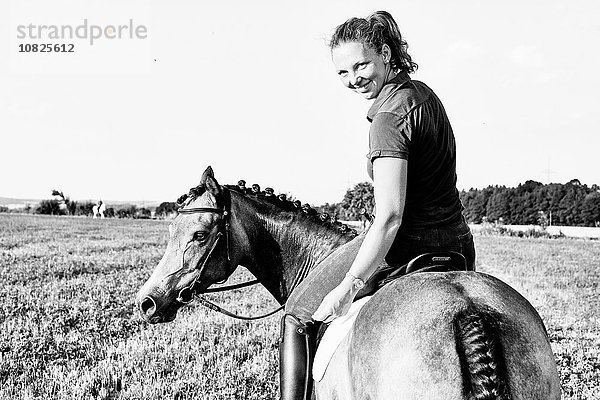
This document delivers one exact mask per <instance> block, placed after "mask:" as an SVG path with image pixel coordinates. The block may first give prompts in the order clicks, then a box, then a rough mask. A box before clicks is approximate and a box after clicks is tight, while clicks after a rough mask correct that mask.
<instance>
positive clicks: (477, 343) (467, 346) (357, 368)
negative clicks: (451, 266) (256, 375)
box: [317, 272, 560, 400]
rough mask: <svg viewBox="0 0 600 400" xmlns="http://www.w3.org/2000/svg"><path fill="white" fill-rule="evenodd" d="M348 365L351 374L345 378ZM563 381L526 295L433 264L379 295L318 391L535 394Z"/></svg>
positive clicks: (546, 395)
mask: <svg viewBox="0 0 600 400" xmlns="http://www.w3.org/2000/svg"><path fill="white" fill-rule="evenodd" d="M344 353H345V354H344ZM491 360H493V363H495V365H491V363H492V361H491ZM336 371H338V372H336ZM344 371H347V373H349V376H352V377H353V379H352V380H351V381H350V382H348V381H346V382H345V383H344V382H342V379H343V375H344ZM494 374H495V375H494ZM556 382H558V379H557V375H556V367H555V364H554V359H553V355H552V352H551V349H550V346H549V342H548V339H547V337H546V333H545V329H544V326H543V324H542V322H541V319H540V318H539V316H538V314H537V313H536V312H535V310H534V309H533V307H532V306H531V305H530V304H529V303H528V302H527V301H526V300H525V299H524V298H523V297H522V296H520V295H519V294H518V293H517V292H516V291H514V290H513V289H512V288H510V287H509V286H508V285H506V284H504V283H502V282H501V281H499V280H497V279H495V278H492V277H490V276H488V275H485V274H480V273H475V272H458V273H428V274H416V275H412V276H406V277H403V278H402V279H399V280H397V281H395V282H393V283H391V284H390V285H388V286H386V287H384V288H383V289H382V290H380V291H379V292H378V293H377V294H376V295H375V296H373V298H372V299H371V301H369V302H368V303H367V304H366V305H365V306H364V307H363V308H362V310H361V312H360V313H359V316H358V318H357V320H356V323H355V325H354V328H353V329H352V331H351V332H350V334H349V335H348V337H347V338H346V340H345V341H344V342H343V343H342V345H340V347H339V348H338V350H337V352H336V354H335V355H334V358H333V359H332V361H331V363H330V367H329V368H328V370H327V373H326V375H325V378H324V379H323V381H322V382H320V383H318V384H317V393H318V394H319V395H320V397H321V395H324V396H322V397H323V398H329V396H336V395H338V394H342V393H344V392H345V393H344V395H345V396H341V397H339V398H346V399H363V398H369V399H373V400H375V399H391V398H403V399H444V400H449V399H465V398H471V397H468V396H469V394H472V393H484V392H485V391H489V392H490V393H495V392H499V393H502V392H503V391H504V390H505V389H509V390H510V391H511V396H512V397H511V398H512V399H513V400H516V399H528V400H533V399H552V398H553V397H552V396H553V395H554V394H555V393H560V390H559V389H558V388H557V387H555V386H556ZM344 384H346V385H349V387H348V388H347V389H346V388H343V387H342V385H344ZM334 398H335V397H334ZM477 398H479V397H477ZM481 398H482V399H485V398H498V399H501V398H502V397H481Z"/></svg>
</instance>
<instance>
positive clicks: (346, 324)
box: [312, 296, 372, 382]
mask: <svg viewBox="0 0 600 400" xmlns="http://www.w3.org/2000/svg"><path fill="white" fill-rule="evenodd" d="M371 297H372V296H366V297H363V298H362V299H360V300H357V301H355V302H354V303H352V305H351V306H350V310H349V311H348V314H346V315H344V316H343V317H339V318H336V319H334V320H333V322H332V323H331V324H330V325H329V327H328V328H327V330H326V331H325V334H324V335H323V337H322V338H321V343H319V347H318V348H317V352H316V354H315V359H314V361H313V370H312V374H313V379H314V380H315V381H316V382H320V381H321V379H323V376H324V375H325V371H327V366H328V365H329V362H330V361H331V358H332V357H333V354H334V353H335V351H336V350H337V348H338V346H339V345H340V343H341V342H342V340H343V339H344V338H345V337H346V335H347V334H348V333H349V332H350V329H352V326H353V325H354V321H355V320H356V317H357V316H358V313H359V312H360V310H361V309H362V308H363V306H364V305H365V304H366V303H367V301H369V299H370V298H371Z"/></svg>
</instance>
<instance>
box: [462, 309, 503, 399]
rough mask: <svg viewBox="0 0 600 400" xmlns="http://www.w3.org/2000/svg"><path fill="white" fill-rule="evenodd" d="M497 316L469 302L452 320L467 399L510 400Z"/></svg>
mask: <svg viewBox="0 0 600 400" xmlns="http://www.w3.org/2000/svg"><path fill="white" fill-rule="evenodd" d="M496 321H497V319H496V318H495V317H494V316H493V314H492V313H490V312H485V311H479V310H477V309H476V308H475V307H474V306H472V305H471V306H470V307H468V308H467V310H465V312H463V313H461V314H459V315H458V316H457V318H456V320H455V329H456V339H457V340H456V347H457V352H458V355H459V359H460V362H461V370H462V376H463V388H464V389H463V390H464V393H465V398H466V399H468V400H510V399H511V396H510V393H509V390H508V386H507V382H506V366H505V363H504V357H503V352H502V348H501V345H500V342H499V340H498V334H497V332H498V329H497V326H496V325H497V324H496Z"/></svg>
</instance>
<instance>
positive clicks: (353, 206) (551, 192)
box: [319, 179, 600, 226]
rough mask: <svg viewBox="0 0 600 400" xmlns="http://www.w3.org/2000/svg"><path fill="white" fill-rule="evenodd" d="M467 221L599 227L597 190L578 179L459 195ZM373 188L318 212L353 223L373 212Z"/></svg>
mask: <svg viewBox="0 0 600 400" xmlns="http://www.w3.org/2000/svg"><path fill="white" fill-rule="evenodd" d="M460 200H461V202H462V204H463V206H464V207H465V209H464V211H463V213H464V215H465V218H466V220H467V222H469V223H482V222H486V221H488V222H501V223H504V224H510V225H531V224H533V225H542V226H546V225H549V224H552V225H565V226H600V187H599V186H598V185H592V186H591V187H588V186H587V185H582V184H581V182H580V181H579V180H577V179H573V180H571V181H570V182H568V183H566V184H561V183H551V184H547V185H544V184H542V183H540V182H535V181H531V180H530V181H527V182H525V183H524V184H520V185H518V186H517V187H516V188H509V187H506V186H488V187H487V188H485V189H470V190H466V191H465V190H463V191H461V192H460ZM374 203H375V202H374V198H373V186H372V185H371V184H370V183H368V182H363V183H359V184H357V185H355V186H354V187H353V188H351V189H348V191H347V192H346V194H345V196H344V199H343V200H342V201H341V202H340V203H335V204H329V203H327V204H325V205H323V206H321V207H319V211H320V212H327V213H328V214H330V215H337V216H338V218H339V219H342V220H349V221H356V220H360V219H361V218H363V217H362V215H363V214H362V211H363V210H364V211H366V213H369V214H370V213H372V212H373V207H374Z"/></svg>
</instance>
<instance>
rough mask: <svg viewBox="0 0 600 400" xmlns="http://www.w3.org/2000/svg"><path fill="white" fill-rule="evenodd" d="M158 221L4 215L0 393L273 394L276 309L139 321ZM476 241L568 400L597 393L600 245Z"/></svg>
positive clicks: (234, 300)
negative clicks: (250, 318)
mask: <svg viewBox="0 0 600 400" xmlns="http://www.w3.org/2000/svg"><path fill="white" fill-rule="evenodd" d="M166 228H167V223H166V222H164V221H147V220H143V221H140V220H92V219H85V218H68V217H43V216H18V215H3V214H0V332H2V333H0V399H73V398H77V399H82V400H83V399H192V398H194V399H217V398H218V399H272V398H276V397H277V396H276V394H277V390H278V389H277V388H278V383H277V363H276V361H277V337H278V334H279V332H278V329H279V326H278V317H277V316H274V317H270V318H267V319H266V320H263V321H260V322H239V321H235V320H231V319H229V318H227V317H224V316H221V315H220V314H215V313H212V312H211V311H208V310H206V309H204V308H202V307H199V306H196V305H194V304H192V305H191V306H189V307H187V308H186V309H184V310H182V311H181V312H180V313H179V315H178V317H177V319H176V320H175V321H174V322H172V323H170V324H161V325H157V326H149V325H146V324H145V323H143V322H142V321H141V320H140V319H139V317H138V315H137V312H136V311H135V310H134V304H133V301H134V296H135V293H136V292H137V290H138V288H139V287H140V286H141V285H142V284H143V282H144V281H145V280H146V279H147V277H148V276H149V274H150V273H151V271H152V269H153V268H154V266H155V265H156V264H157V263H158V261H159V260H160V258H161V256H162V252H163V250H164V248H165V246H166V240H167V229H166ZM475 240H476V245H477V251H478V268H479V270H480V271H484V272H488V273H491V274H492V275H495V276H497V277H499V278H500V279H502V280H504V281H506V282H507V283H509V284H510V285H511V286H513V287H514V288H515V289H517V290H518V291H519V292H521V293H522V294H523V295H524V296H525V297H526V298H528V299H529V300H530V301H531V302H532V304H533V305H534V306H535V307H536V308H537V309H538V311H539V312H540V315H541V316H542V318H543V319H544V321H545V323H546V326H547V328H548V331H549V334H550V339H551V342H552V347H553V350H554V352H555V355H556V359H557V363H558V365H559V372H560V376H561V382H562V388H563V398H564V399H577V400H579V399H598V398H600V359H599V357H600V325H599V324H600V311H599V310H600V307H599V306H600V304H599V301H598V299H597V295H598V293H599V284H600V259H599V258H598V255H599V254H600V242H598V241H585V240H570V239H564V238H561V239H544V238H537V239H534V238H528V239H526V238H515V237H501V236H476V238H475ZM245 275H247V273H246V272H245V271H243V270H241V271H240V272H239V273H236V274H235V276H234V277H233V280H234V281H241V280H243V279H244V278H246V277H247V276H245ZM210 298H212V299H215V300H216V301H218V302H219V303H221V304H223V305H228V306H229V307H231V308H232V309H234V310H235V311H237V312H240V313H247V314H249V313H254V314H258V313H261V312H263V311H266V310H271V309H272V308H275V306H276V303H275V301H274V300H273V299H271V298H270V296H269V295H268V294H267V293H266V291H265V290H263V289H261V288H260V287H253V288H248V289H240V290H237V291H233V292H229V293H223V294H215V295H211V296H210Z"/></svg>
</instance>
